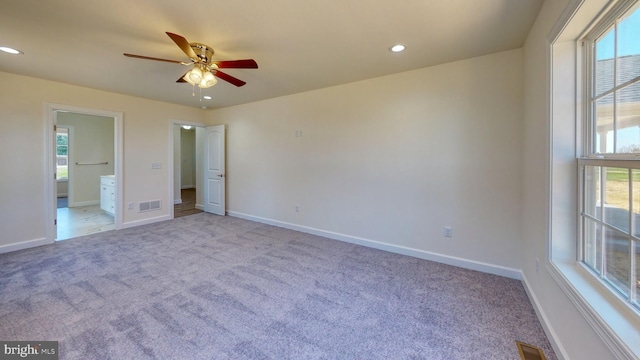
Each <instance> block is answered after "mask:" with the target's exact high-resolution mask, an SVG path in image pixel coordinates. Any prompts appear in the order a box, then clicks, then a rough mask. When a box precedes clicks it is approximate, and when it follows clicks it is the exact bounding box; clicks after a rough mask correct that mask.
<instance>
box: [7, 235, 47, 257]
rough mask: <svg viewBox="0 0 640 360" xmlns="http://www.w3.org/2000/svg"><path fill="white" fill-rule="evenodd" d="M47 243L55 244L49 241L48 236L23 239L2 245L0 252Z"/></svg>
mask: <svg viewBox="0 0 640 360" xmlns="http://www.w3.org/2000/svg"><path fill="white" fill-rule="evenodd" d="M47 244H53V242H52V241H47V239H46V238H40V239H34V240H27V241H22V242H19V243H13V244H8V245H0V254H4V253H8V252H12V251H18V250H23V249H28V248H32V247H36V246H42V245H47Z"/></svg>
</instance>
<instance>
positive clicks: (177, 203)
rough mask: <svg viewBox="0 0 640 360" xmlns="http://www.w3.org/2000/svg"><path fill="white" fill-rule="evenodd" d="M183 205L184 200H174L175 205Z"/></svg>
mask: <svg viewBox="0 0 640 360" xmlns="http://www.w3.org/2000/svg"><path fill="white" fill-rule="evenodd" d="M180 204H182V199H174V200H173V205H180Z"/></svg>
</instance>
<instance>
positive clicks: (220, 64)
mask: <svg viewBox="0 0 640 360" xmlns="http://www.w3.org/2000/svg"><path fill="white" fill-rule="evenodd" d="M167 35H169V37H170V38H171V40H173V42H175V43H176V45H178V47H179V48H180V49H181V50H182V51H183V52H184V53H185V54H187V56H188V57H189V61H178V60H169V59H160V58H155V57H151V56H142V55H134V54H127V53H125V54H124V56H128V57H132V58H138V59H146V60H155V61H165V62H170V63H175V64H182V65H186V66H189V65H193V68H192V69H191V70H189V71H187V72H186V73H185V74H184V75H183V76H181V77H180V78H179V79H178V80H177V81H176V82H179V83H180V82H188V83H190V84H191V85H193V86H198V87H200V88H203V89H206V88H209V87H211V86H213V85H215V84H216V82H217V80H216V77H218V78H220V79H222V80H224V81H227V82H229V83H231V84H233V85H235V86H243V85H244V84H246V82H244V81H242V80H240V79H238V78H236V77H233V76H231V75H229V74H227V73H224V72H222V71H220V70H219V69H257V68H258V64H257V63H256V62H255V60H253V59H244V60H223V61H213V59H212V57H213V54H214V51H213V48H211V46H208V45H204V44H200V43H190V42H189V41H187V39H185V38H184V37H182V36H180V35H178V34H174V33H170V32H167Z"/></svg>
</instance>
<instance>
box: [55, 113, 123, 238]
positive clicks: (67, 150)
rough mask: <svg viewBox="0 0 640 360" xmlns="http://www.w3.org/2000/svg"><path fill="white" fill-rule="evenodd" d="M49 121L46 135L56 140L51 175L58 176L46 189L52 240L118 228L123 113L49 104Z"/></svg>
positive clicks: (120, 220)
mask: <svg viewBox="0 0 640 360" xmlns="http://www.w3.org/2000/svg"><path fill="white" fill-rule="evenodd" d="M47 121H48V122H49V123H50V125H51V126H50V128H49V129H51V130H53V132H52V133H50V134H48V136H47V138H48V139H52V142H53V144H51V146H48V148H49V149H50V151H49V153H48V155H47V164H50V166H48V168H49V169H50V171H51V173H49V174H48V176H50V177H49V179H54V182H53V184H52V185H48V187H47V193H48V194H49V195H48V198H49V199H51V206H49V207H48V208H49V210H48V219H49V221H51V222H50V223H49V224H51V225H49V226H47V239H48V240H50V241H51V242H53V241H54V240H66V239H70V238H75V237H78V236H83V235H88V234H92V233H96V232H101V231H107V230H113V229H117V228H119V227H120V226H121V224H122V214H121V206H120V204H121V203H122V201H121V193H122V184H118V182H121V173H122V172H121V163H122V160H121V157H122V148H121V147H122V145H121V134H122V113H116V112H108V111H102V110H92V109H83V108H77V107H72V106H66V105H54V104H47ZM51 130H49V131H51ZM47 183H48V184H50V182H47ZM105 185H107V187H105ZM109 186H110V187H109ZM105 190H107V191H105ZM109 190H110V191H109ZM107 192H108V193H109V194H108V196H106V194H107Z"/></svg>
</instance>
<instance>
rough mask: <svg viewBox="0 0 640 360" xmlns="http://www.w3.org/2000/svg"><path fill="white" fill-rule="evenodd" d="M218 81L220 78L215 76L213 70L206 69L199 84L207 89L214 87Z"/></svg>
mask: <svg viewBox="0 0 640 360" xmlns="http://www.w3.org/2000/svg"><path fill="white" fill-rule="evenodd" d="M217 82H218V80H216V77H215V76H213V74H212V73H211V71H206V72H205V73H204V75H202V81H200V84H199V85H198V86H199V87H201V88H202V89H206V88H210V87H212V86H213V85H215V84H216V83H217Z"/></svg>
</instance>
